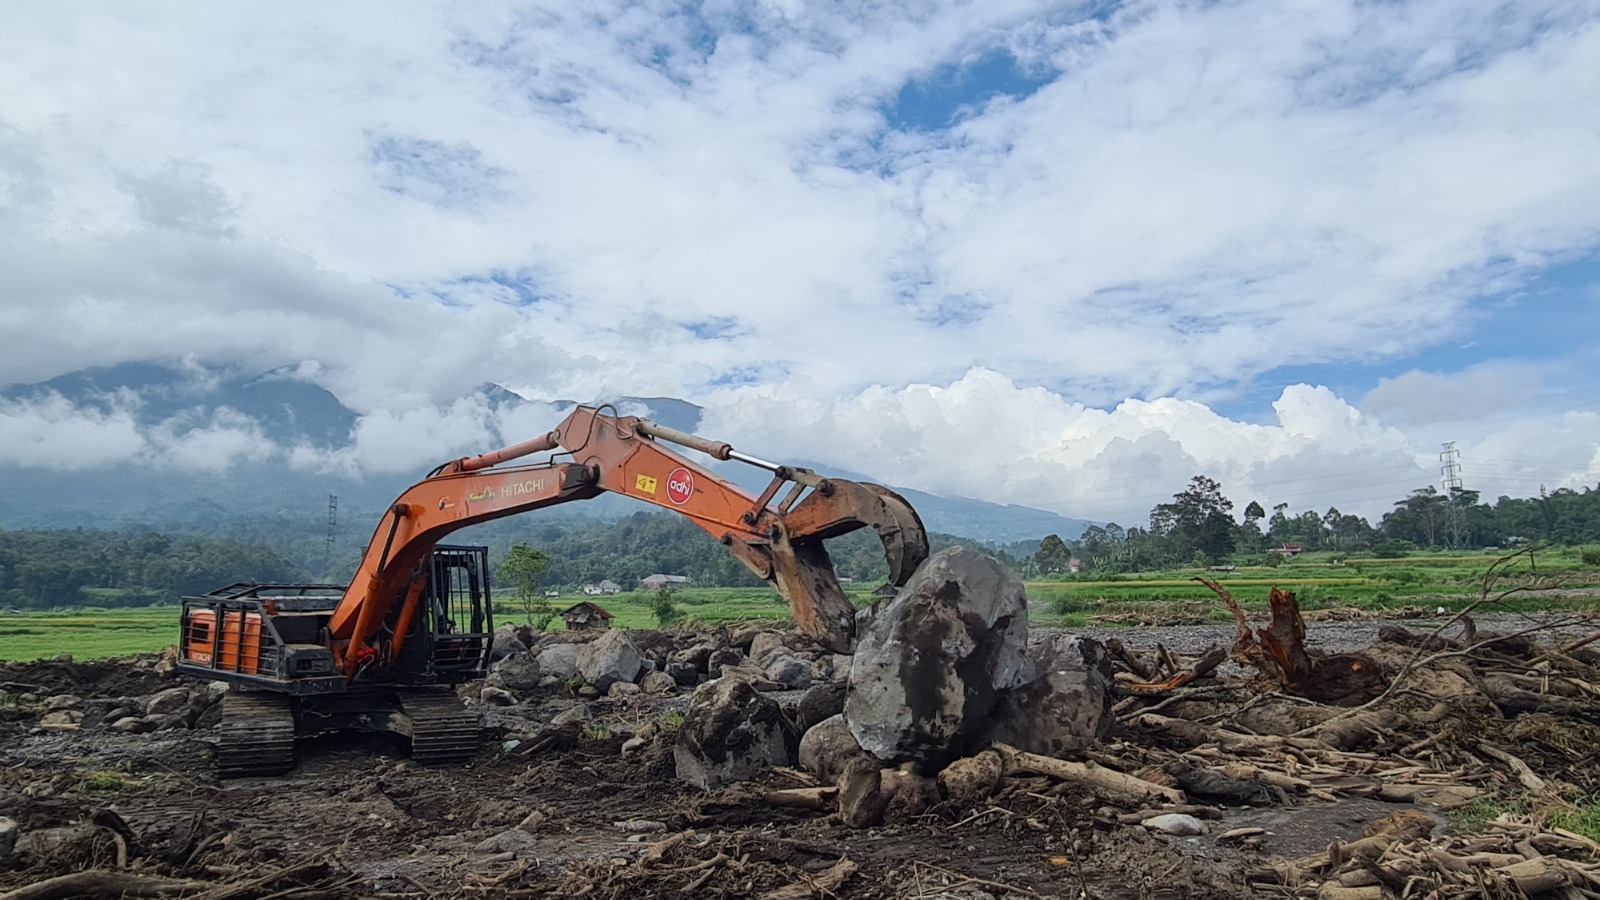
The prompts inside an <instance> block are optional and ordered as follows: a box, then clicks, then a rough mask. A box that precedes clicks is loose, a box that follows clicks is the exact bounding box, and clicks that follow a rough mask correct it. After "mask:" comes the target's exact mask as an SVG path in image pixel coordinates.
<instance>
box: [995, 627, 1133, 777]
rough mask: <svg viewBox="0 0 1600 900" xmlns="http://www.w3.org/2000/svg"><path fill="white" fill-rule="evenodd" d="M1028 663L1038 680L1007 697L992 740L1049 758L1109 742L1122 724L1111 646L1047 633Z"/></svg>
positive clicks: (1033, 646) (1036, 643)
mask: <svg viewBox="0 0 1600 900" xmlns="http://www.w3.org/2000/svg"><path fill="white" fill-rule="evenodd" d="M1028 661H1029V665H1030V668H1031V669H1032V670H1033V672H1032V677H1031V678H1030V679H1029V681H1028V682H1027V683H1026V684H1024V685H1022V686H1021V687H1019V688H1017V689H1015V690H1012V691H1008V692H1006V695H1005V696H1004V697H1003V698H1002V699H1001V702H1000V705H999V706H998V707H997V708H996V709H995V711H994V716H993V718H992V725H991V730H990V732H989V734H990V737H991V738H992V739H993V740H997V741H1004V742H1005V743H1007V744H1011V745H1012V746H1015V747H1019V748H1021V749H1023V750H1027V751H1029V752H1030V753H1039V754H1042V755H1044V756H1061V755H1062V754H1064V753H1067V752H1068V751H1072V750H1082V749H1084V748H1085V747H1088V746H1089V745H1091V744H1094V743H1097V742H1099V741H1100V740H1103V739H1104V738H1105V737H1106V735H1107V734H1108V733H1109V732H1110V730H1111V728H1112V726H1113V725H1115V724H1116V717H1115V716H1113V715H1112V714H1111V704H1112V703H1113V701H1114V697H1113V695H1112V687H1111V685H1112V677H1111V676H1112V673H1111V659H1110V657H1109V656H1108V655H1107V654H1106V649H1105V646H1104V645H1103V644H1101V643H1100V642H1099V641H1096V640H1094V639H1092V638H1086V637H1078V636H1076V635H1070V634H1059V633H1058V634H1051V635H1044V636H1039V637H1036V638H1035V639H1034V640H1032V641H1031V642H1030V643H1029V645H1028Z"/></svg>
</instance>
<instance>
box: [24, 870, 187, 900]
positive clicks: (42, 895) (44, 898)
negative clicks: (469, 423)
mask: <svg viewBox="0 0 1600 900" xmlns="http://www.w3.org/2000/svg"><path fill="white" fill-rule="evenodd" d="M205 887H206V883H205V882H203V881H178V880H173V879H166V878H149V877H146V876H141V875H135V874H133V873H131V872H120V871H111V870H109V869H90V870H88V871H86V872H74V873H72V874H71V875H58V876H57V877H55V878H47V879H45V880H44V881H36V882H34V883H33V884H30V885H27V886H25V887H20V888H17V889H16V890H14V891H7V892H6V893H4V894H0V900H68V898H73V897H162V896H166V895H168V894H179V893H183V892H185V891H196V890H201V889H203V888H205Z"/></svg>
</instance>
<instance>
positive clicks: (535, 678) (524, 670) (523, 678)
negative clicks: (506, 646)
mask: <svg viewBox="0 0 1600 900" xmlns="http://www.w3.org/2000/svg"><path fill="white" fill-rule="evenodd" d="M492 671H493V672H494V674H496V675H498V676H500V683H501V684H502V685H504V686H505V687H506V688H507V689H508V690H513V691H531V690H533V689H534V688H536V687H538V686H539V680H540V679H541V678H543V677H544V670H543V668H542V667H541V666H540V665H539V658H538V657H536V656H534V655H533V654H532V653H529V652H528V651H526V650H524V651H522V652H520V653H513V654H511V655H509V656H506V657H504V658H503V659H501V660H500V661H499V662H497V663H495V664H494V666H493V667H492Z"/></svg>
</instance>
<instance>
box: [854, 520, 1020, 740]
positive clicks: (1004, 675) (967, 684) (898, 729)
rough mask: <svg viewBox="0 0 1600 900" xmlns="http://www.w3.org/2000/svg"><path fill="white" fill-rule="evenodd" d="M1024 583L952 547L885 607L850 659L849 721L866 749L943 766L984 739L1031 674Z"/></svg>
mask: <svg viewBox="0 0 1600 900" xmlns="http://www.w3.org/2000/svg"><path fill="white" fill-rule="evenodd" d="M1027 634H1028V602H1027V595H1026V594H1025V593H1024V592H1023V586H1022V580H1021V579H1020V578H1018V577H1017V576H1016V574H1015V573H1012V572H1010V571H1008V570H1006V569H1004V568H1002V567H1001V566H1000V565H999V564H998V563H996V562H995V561H994V560H993V559H991V558H990V557H988V556H985V555H983V554H981V553H978V552H975V551H972V550H967V549H965V548H961V547H953V548H950V549H948V550H944V551H941V552H940V553H938V554H936V555H935V556H933V557H932V558H931V559H929V560H928V561H927V562H926V563H924V564H923V565H922V567H921V568H919V569H918V570H917V572H916V573H915V574H914V575H912V577H911V580H910V581H909V582H907V583H906V585H905V587H903V588H902V589H901V590H900V593H899V594H898V595H897V596H896V597H895V599H894V600H893V601H892V602H891V603H889V604H888V605H887V606H885V607H883V608H882V609H880V610H878V612H877V613H876V614H875V616H874V617H873V621H872V623H871V626H870V627H869V628H868V630H867V631H866V632H865V634H864V635H863V636H862V638H861V644H860V646H859V647H858V648H857V650H856V654H855V659H854V660H853V662H852V664H851V672H850V693H849V696H848V697H847V698H846V700H845V712H844V715H845V721H846V722H847V723H849V726H850V731H851V733H853V734H854V735H855V736H856V740H858V741H859V742H860V743H861V746H862V749H864V750H866V751H867V752H868V753H871V754H872V755H873V756H875V757H877V758H878V759H880V760H883V761H885V762H890V763H899V762H906V761H917V762H921V763H924V764H926V765H927V766H928V767H929V768H930V770H931V771H937V770H938V769H939V768H942V767H943V765H944V764H945V763H947V762H949V761H951V760H953V759H956V758H959V757H961V756H964V755H966V754H967V753H968V752H970V751H971V750H972V749H975V745H976V744H977V743H978V742H979V741H980V740H981V739H982V736H983V733H984V731H985V730H986V728H987V725H988V718H989V714H990V713H991V712H992V711H993V710H994V708H995V706H996V704H997V703H998V702H999V700H1000V695H1001V692H1002V691H1005V690H1008V689H1010V688H1014V687H1016V686H1018V685H1020V684H1022V683H1023V681H1024V680H1025V679H1026V677H1027V655H1026V649H1027Z"/></svg>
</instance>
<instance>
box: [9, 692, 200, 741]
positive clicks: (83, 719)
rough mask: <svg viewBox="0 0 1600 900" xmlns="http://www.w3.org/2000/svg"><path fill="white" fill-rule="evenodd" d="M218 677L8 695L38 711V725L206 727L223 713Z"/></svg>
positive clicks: (128, 729)
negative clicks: (140, 692)
mask: <svg viewBox="0 0 1600 900" xmlns="http://www.w3.org/2000/svg"><path fill="white" fill-rule="evenodd" d="M226 692H227V685H226V684H223V683H222V682H210V683H207V684H190V685H180V686H178V687H170V688H167V689H165V690H161V691H157V692H156V693H154V694H150V695H147V696H143V697H87V698H86V697H80V696H78V695H77V694H52V695H50V696H45V697H41V696H38V695H36V694H33V693H28V692H24V693H20V694H12V695H9V702H10V703H12V704H14V708H16V709H18V710H21V711H29V710H31V711H33V712H36V713H37V719H38V727H40V728H108V729H110V730H111V731H118V732H123V733H126V734H143V733H145V732H149V731H170V730H173V729H189V728H208V727H210V726H212V725H215V724H216V723H217V721H219V720H220V719H221V716H222V706H221V703H222V695H223V694H224V693H226Z"/></svg>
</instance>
